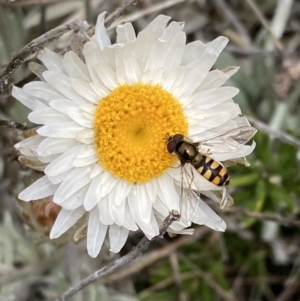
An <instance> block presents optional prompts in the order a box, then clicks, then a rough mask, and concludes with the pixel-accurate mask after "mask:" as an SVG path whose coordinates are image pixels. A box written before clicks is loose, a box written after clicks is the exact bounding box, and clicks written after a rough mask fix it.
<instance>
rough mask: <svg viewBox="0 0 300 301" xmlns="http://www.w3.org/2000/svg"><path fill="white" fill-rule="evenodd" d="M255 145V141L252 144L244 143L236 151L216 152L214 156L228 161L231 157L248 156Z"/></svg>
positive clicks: (216, 158)
mask: <svg viewBox="0 0 300 301" xmlns="http://www.w3.org/2000/svg"><path fill="white" fill-rule="evenodd" d="M255 146H256V143H255V142H254V141H253V142H252V145H242V146H241V147H240V148H239V149H237V150H236V151H231V152H222V153H221V152H220V153H218V152H214V154H213V158H214V159H215V160H217V161H226V160H231V159H235V158H241V157H246V156H248V155H250V154H251V153H252V152H253V150H254V148H255ZM216 148H217V147H216Z"/></svg>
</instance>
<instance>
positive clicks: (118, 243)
mask: <svg viewBox="0 0 300 301" xmlns="http://www.w3.org/2000/svg"><path fill="white" fill-rule="evenodd" d="M128 234H129V230H128V229H126V228H125V227H119V226H117V225H116V224H113V225H111V226H110V227H109V242H110V251H111V252H114V253H119V252H120V250H121V249H122V248H123V246H124V244H125V242H126V240H127V237H128Z"/></svg>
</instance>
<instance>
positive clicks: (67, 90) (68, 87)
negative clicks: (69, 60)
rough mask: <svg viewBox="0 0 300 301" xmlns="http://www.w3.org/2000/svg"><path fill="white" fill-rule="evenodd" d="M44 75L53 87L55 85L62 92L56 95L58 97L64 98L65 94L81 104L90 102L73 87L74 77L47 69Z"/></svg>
mask: <svg viewBox="0 0 300 301" xmlns="http://www.w3.org/2000/svg"><path fill="white" fill-rule="evenodd" d="M43 77H44V79H45V80H46V81H47V83H49V84H50V85H51V86H52V87H54V88H55V89H56V90H57V91H59V92H60V93H61V94H60V95H61V96H60V97H56V99H57V98H64V96H65V97H66V98H68V99H70V100H72V101H74V102H75V103H77V104H79V105H82V104H83V105H84V104H87V103H88V101H87V100H86V99H85V98H83V97H81V96H80V95H79V94H78V93H76V92H75V91H74V89H73V87H72V79H71V78H69V77H68V76H65V75H63V74H60V73H55V72H52V71H45V72H44V73H43ZM52 99H55V98H52ZM52 99H51V100H52Z"/></svg>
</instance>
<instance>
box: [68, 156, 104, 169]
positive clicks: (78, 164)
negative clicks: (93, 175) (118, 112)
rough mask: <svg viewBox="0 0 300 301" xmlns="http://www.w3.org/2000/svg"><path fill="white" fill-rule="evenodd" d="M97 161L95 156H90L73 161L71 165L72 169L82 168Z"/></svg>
mask: <svg viewBox="0 0 300 301" xmlns="http://www.w3.org/2000/svg"><path fill="white" fill-rule="evenodd" d="M98 161H99V159H98V157H97V156H96V155H92V156H89V157H87V158H80V159H75V160H74V161H73V163H72V164H73V166H74V167H84V166H87V165H91V164H93V163H96V162H98Z"/></svg>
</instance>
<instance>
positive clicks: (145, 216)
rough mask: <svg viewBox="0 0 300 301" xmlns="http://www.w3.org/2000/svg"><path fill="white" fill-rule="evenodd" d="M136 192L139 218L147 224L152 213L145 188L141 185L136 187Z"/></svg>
mask: <svg viewBox="0 0 300 301" xmlns="http://www.w3.org/2000/svg"><path fill="white" fill-rule="evenodd" d="M136 191H137V199H138V207H139V213H140V217H141V218H142V220H143V221H144V222H145V223H149V222H150V218H151V212H152V202H151V200H150V198H149V195H148V194H147V191H146V186H145V185H143V184H141V185H136Z"/></svg>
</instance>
